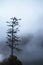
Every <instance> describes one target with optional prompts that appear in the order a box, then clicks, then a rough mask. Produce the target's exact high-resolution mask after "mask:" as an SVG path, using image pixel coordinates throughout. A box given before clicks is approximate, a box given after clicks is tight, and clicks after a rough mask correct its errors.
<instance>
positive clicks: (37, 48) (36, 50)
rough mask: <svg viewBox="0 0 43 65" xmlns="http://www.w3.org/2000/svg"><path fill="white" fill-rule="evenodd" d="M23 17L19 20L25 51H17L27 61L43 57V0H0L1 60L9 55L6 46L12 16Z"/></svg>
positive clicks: (20, 34) (23, 60)
mask: <svg viewBox="0 0 43 65" xmlns="http://www.w3.org/2000/svg"><path fill="white" fill-rule="evenodd" d="M14 16H15V17H17V18H21V21H19V24H20V27H19V29H20V32H19V33H18V35H19V36H20V37H21V39H22V41H23V42H24V39H27V40H28V42H27V43H26V44H22V46H21V47H22V49H23V52H21V53H16V54H17V55H18V57H19V58H20V59H21V60H22V62H25V61H27V62H28V61H33V60H38V59H43V0H0V61H1V60H2V59H3V57H5V55H6V56H7V55H8V54H10V53H9V51H10V50H9V49H8V48H7V47H6V40H7V39H6V37H7V33H6V32H7V30H8V27H7V23H6V21H10V18H11V17H14Z"/></svg>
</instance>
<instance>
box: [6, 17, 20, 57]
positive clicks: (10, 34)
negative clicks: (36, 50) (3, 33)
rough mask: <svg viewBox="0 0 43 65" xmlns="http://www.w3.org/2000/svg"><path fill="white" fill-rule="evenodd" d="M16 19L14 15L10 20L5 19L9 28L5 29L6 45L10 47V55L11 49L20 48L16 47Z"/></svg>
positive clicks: (17, 39) (17, 40)
mask: <svg viewBox="0 0 43 65" xmlns="http://www.w3.org/2000/svg"><path fill="white" fill-rule="evenodd" d="M18 20H21V19H17V18H16V17H14V18H11V21H7V23H8V26H9V29H8V31H7V39H8V40H7V45H8V46H9V48H11V55H12V56H13V53H14V52H13V50H14V49H15V50H17V51H20V50H21V49H19V48H17V45H19V43H18V42H19V38H18V37H17V32H18V31H19V30H18V25H19V23H18Z"/></svg>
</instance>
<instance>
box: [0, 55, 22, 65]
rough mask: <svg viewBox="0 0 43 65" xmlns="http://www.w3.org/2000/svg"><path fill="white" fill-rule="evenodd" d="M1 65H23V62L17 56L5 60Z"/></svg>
mask: <svg viewBox="0 0 43 65" xmlns="http://www.w3.org/2000/svg"><path fill="white" fill-rule="evenodd" d="M0 65H22V62H21V61H20V60H18V59H17V57H16V56H10V57H9V58H6V59H4V60H3V61H2V62H1V63H0Z"/></svg>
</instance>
